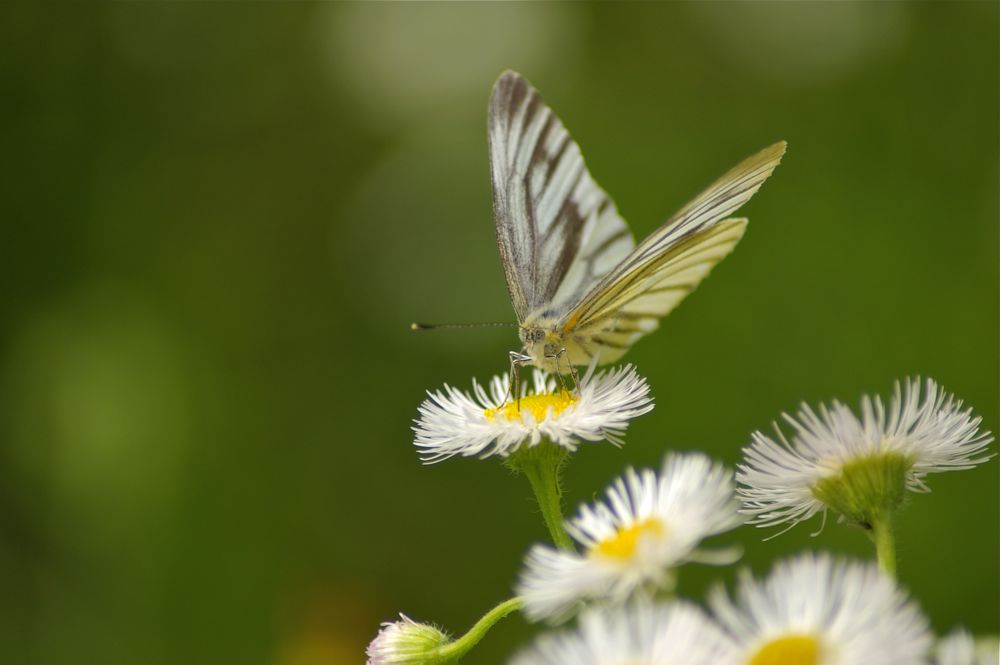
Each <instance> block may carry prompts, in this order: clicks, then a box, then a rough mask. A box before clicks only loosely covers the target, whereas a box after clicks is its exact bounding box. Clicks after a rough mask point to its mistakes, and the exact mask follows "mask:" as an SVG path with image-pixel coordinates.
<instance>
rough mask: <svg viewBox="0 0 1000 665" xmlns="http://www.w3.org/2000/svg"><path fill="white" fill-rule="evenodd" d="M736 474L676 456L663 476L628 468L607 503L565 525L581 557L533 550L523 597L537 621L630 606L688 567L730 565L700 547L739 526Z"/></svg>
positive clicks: (699, 457) (693, 456)
mask: <svg viewBox="0 0 1000 665" xmlns="http://www.w3.org/2000/svg"><path fill="white" fill-rule="evenodd" d="M736 509H737V502H736V500H735V498H734V496H733V475H732V472H731V471H729V470H727V469H726V468H725V467H723V466H722V465H721V464H717V463H714V462H712V460H710V459H709V458H708V457H707V456H705V455H703V454H701V453H687V454H670V455H668V456H667V458H666V459H665V460H664V463H663V468H662V470H661V472H660V474H659V476H657V474H656V473H655V472H654V471H652V470H650V469H644V470H642V471H639V472H636V471H634V470H632V469H628V470H627V471H626V472H625V475H624V476H623V477H621V478H619V479H618V480H616V481H615V482H614V483H613V484H612V485H611V487H609V488H608V490H607V499H606V502H604V503H601V502H598V503H596V504H594V505H593V506H583V507H582V508H581V509H580V512H579V513H578V515H577V516H576V517H575V518H573V519H572V520H570V521H568V522H567V523H566V531H567V532H568V533H569V535H570V536H572V537H573V539H574V540H576V541H577V542H578V543H579V544H580V545H581V546H582V548H583V552H582V553H577V552H568V551H564V550H557V549H554V548H552V547H550V546H548V545H535V546H534V547H532V549H531V550H530V551H529V552H528V556H527V558H526V560H525V570H524V572H523V573H522V574H521V578H520V581H519V583H518V590H517V593H518V595H519V596H521V597H522V598H524V612H525V614H526V615H527V616H528V617H529V618H530V619H532V620H538V619H543V618H549V619H556V620H558V619H561V618H565V617H566V616H567V615H568V614H569V613H570V612H571V611H572V610H573V608H574V607H575V606H576V605H577V604H578V603H580V602H581V601H583V600H586V599H589V598H596V599H608V600H611V601H612V602H619V603H620V602H621V601H624V600H625V599H626V598H628V596H630V595H631V594H632V593H633V592H634V591H636V590H638V589H640V588H645V587H650V588H670V587H672V586H673V582H674V571H673V568H675V567H676V566H678V565H680V564H682V563H685V562H687V561H702V562H706V563H730V562H732V561H733V560H734V559H735V557H736V556H738V554H736V555H735V556H734V555H733V553H732V552H729V553H727V554H726V556H725V558H724V559H720V558H719V557H718V556H713V555H712V553H704V552H697V551H696V550H695V548H696V547H697V546H698V544H699V543H700V542H701V541H702V540H703V539H704V538H707V537H708V536H711V535H714V534H718V533H722V532H723V531H728V530H729V529H732V528H734V527H735V526H737V525H738V524H740V522H741V520H740V517H739V515H738V514H737V511H736Z"/></svg>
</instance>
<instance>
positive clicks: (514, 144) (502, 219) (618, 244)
mask: <svg viewBox="0 0 1000 665" xmlns="http://www.w3.org/2000/svg"><path fill="white" fill-rule="evenodd" d="M489 146H490V165H491V175H492V182H493V214H494V217H495V220H496V231H497V244H498V246H499V249H500V257H501V261H502V263H503V268H504V276H505V277H506V280H507V288H508V290H509V291H510V297H511V302H512V303H513V306H514V311H515V312H516V313H517V317H518V321H519V322H523V321H524V320H525V319H526V318H527V317H528V316H529V314H531V313H532V312H537V311H539V310H542V309H549V310H555V311H565V310H567V309H569V308H570V307H572V306H573V305H575V304H576V303H577V302H578V301H579V299H580V298H581V297H582V296H583V294H584V293H586V292H587V291H588V290H589V289H590V288H591V287H593V285H594V284H596V283H597V282H598V281H600V280H601V278H602V277H604V276H605V275H607V274H608V273H609V272H610V271H611V270H613V269H614V268H615V266H617V265H618V264H619V262H620V261H621V260H622V259H624V258H625V257H626V256H627V255H628V254H629V252H630V251H631V250H632V249H633V247H634V246H635V241H634V239H633V237H632V234H631V233H630V231H629V229H628V227H627V225H626V224H625V221H624V220H623V219H622V218H621V216H620V215H619V214H618V211H617V209H616V208H615V204H614V202H613V201H612V200H611V198H610V197H609V196H608V195H607V194H606V193H605V192H604V190H602V189H601V188H600V187H599V186H598V185H597V183H595V182H594V180H593V178H592V177H591V176H590V173H589V172H588V171H587V168H586V165H585V164H584V162H583V157H582V156H581V155H580V148H579V147H578V146H577V144H576V142H575V141H573V139H572V138H571V137H570V135H569V132H568V131H567V130H566V128H565V127H564V126H563V124H562V122H561V121H560V120H559V118H558V117H557V116H556V115H555V113H553V112H552V110H551V109H550V108H549V107H548V106H546V104H545V102H544V101H542V98H541V96H540V95H539V94H538V91H537V90H535V89H534V88H533V87H532V86H531V85H530V84H529V83H528V82H527V81H525V79H524V78H522V77H521V76H520V75H518V74H516V73H514V72H505V73H504V74H503V75H502V76H501V77H500V79H499V80H498V81H497V83H496V85H495V86H494V88H493V95H492V97H491V99H490V108H489Z"/></svg>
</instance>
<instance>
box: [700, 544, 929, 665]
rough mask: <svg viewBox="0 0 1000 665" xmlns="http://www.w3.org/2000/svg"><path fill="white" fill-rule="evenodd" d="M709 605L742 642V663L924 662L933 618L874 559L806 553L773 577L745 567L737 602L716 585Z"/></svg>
mask: <svg viewBox="0 0 1000 665" xmlns="http://www.w3.org/2000/svg"><path fill="white" fill-rule="evenodd" d="M709 604H710V606H711V608H712V610H713V612H714V614H715V616H716V618H717V619H718V621H719V623H720V624H721V626H722V627H723V629H725V630H727V631H728V632H729V634H730V635H731V636H732V638H733V639H734V640H735V641H736V643H737V645H738V647H739V650H740V657H739V659H738V660H737V661H736V662H737V663H740V664H741V665H764V664H771V663H801V664H803V665H922V664H924V663H926V662H927V660H926V657H925V654H926V653H927V651H928V649H929V648H930V646H931V639H932V638H931V634H930V632H929V630H928V626H927V620H926V619H925V618H924V617H923V615H922V614H921V613H920V610H919V609H918V608H917V606H916V605H915V604H914V603H912V602H911V601H909V600H908V599H907V597H906V594H904V593H903V592H902V591H901V590H900V589H899V588H898V587H897V586H896V583H895V582H893V580H891V579H890V578H888V577H886V576H884V575H883V574H882V573H881V572H879V570H878V568H876V567H875V566H874V565H873V564H868V563H861V562H846V561H840V560H834V559H833V558H832V557H830V556H829V555H825V554H821V555H812V554H804V555H800V556H798V557H796V558H794V559H791V560H788V561H783V562H779V563H778V564H777V565H776V566H775V567H774V569H773V570H772V571H771V574H770V575H769V576H768V577H767V579H765V580H763V581H757V580H755V579H753V578H752V577H751V576H750V574H749V573H747V572H744V573H743V574H742V576H741V577H740V581H739V585H738V594H737V600H736V601H733V600H730V598H729V597H728V596H727V594H726V592H725V590H724V589H723V588H722V587H721V586H719V587H715V588H714V589H713V590H712V591H711V592H710V594H709Z"/></svg>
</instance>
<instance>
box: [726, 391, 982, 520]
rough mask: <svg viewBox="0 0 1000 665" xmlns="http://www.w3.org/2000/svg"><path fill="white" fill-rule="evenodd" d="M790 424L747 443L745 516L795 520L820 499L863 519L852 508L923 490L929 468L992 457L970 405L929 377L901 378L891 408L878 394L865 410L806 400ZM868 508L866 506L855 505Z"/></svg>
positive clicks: (742, 475)
mask: <svg viewBox="0 0 1000 665" xmlns="http://www.w3.org/2000/svg"><path fill="white" fill-rule="evenodd" d="M783 415H784V419H785V421H786V422H787V423H788V425H789V426H790V427H791V428H792V429H793V430H794V435H793V437H792V440H791V441H789V440H788V439H786V438H785V436H784V435H783V434H782V433H781V430H780V429H779V428H778V426H777V425H775V428H774V429H775V432H776V434H777V439H773V438H771V437H770V436H768V435H767V434H764V433H762V432H755V433H754V434H753V443H752V444H751V445H750V446H749V447H747V448H744V450H743V453H744V457H745V463H744V464H741V465H738V466H737V472H736V480H737V482H738V483H739V484H740V487H739V489H738V491H739V494H740V496H741V497H742V499H743V512H744V513H746V514H748V515H750V516H751V519H750V523H751V524H758V525H760V526H771V525H775V524H779V523H782V522H789V523H790V525H795V524H797V523H798V522H800V521H802V520H804V519H808V518H810V517H812V516H813V515H815V514H816V513H817V512H819V511H821V510H824V509H825V508H826V507H833V508H835V509H837V511H838V512H840V513H841V514H842V515H845V516H846V517H848V518H851V519H853V520H855V521H857V522H864V521H865V519H864V518H865V515H863V514H852V513H854V512H857V511H856V510H854V508H857V507H858V506H860V507H861V508H865V507H869V508H870V507H871V506H870V505H868V504H871V503H872V502H875V503H879V502H881V505H878V506H877V507H878V508H888V509H892V508H895V507H896V506H897V505H898V503H899V502H900V501H901V500H902V498H903V495H904V494H905V491H906V490H910V491H913V492H926V491H928V488H927V486H926V485H925V484H924V482H923V479H924V477H925V476H926V475H927V474H928V473H938V472H941V471H952V470H956V469H970V468H972V467H973V466H975V465H976V464H981V463H982V462H985V461H986V460H988V459H989V458H990V457H992V455H990V454H984V450H985V448H986V446H987V445H989V443H990V442H991V441H992V440H993V437H992V436H991V435H990V433H989V432H985V431H983V432H980V431H979V424H980V422H981V418H979V417H978V416H975V415H974V414H973V413H972V409H963V408H962V402H961V401H960V400H956V399H955V398H954V397H953V396H952V395H950V394H948V393H946V392H945V391H944V390H943V389H941V388H940V387H939V386H938V385H937V384H936V383H935V382H934V381H932V380H931V379H927V380H926V382H925V389H924V391H923V393H921V388H920V379H913V380H908V381H906V382H904V384H903V386H902V388H901V387H900V384H899V383H898V382H897V383H896V386H895V391H894V393H893V397H892V401H891V402H890V404H889V406H888V408H886V407H885V405H884V404H883V402H882V400H881V398H879V397H875V398H871V397H868V396H867V395H866V396H864V397H863V398H862V400H861V417H860V418H859V417H857V416H856V415H854V414H853V413H852V412H851V411H850V409H848V408H847V407H846V406H844V405H843V404H841V403H840V402H837V401H834V402H833V403H832V404H831V405H830V406H827V405H825V404H821V405H820V407H819V413H818V414H817V413H816V412H815V411H813V410H812V409H811V408H810V407H809V406H807V405H805V404H803V405H802V406H801V408H800V409H799V412H798V414H797V415H796V416H794V417H793V416H790V415H788V414H783ZM861 512H864V511H861Z"/></svg>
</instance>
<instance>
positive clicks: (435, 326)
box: [410, 321, 517, 330]
mask: <svg viewBox="0 0 1000 665" xmlns="http://www.w3.org/2000/svg"><path fill="white" fill-rule="evenodd" d="M501 327H503V328H507V327H510V328H516V327H517V324H516V323H507V322H506V321H490V322H487V323H419V322H417V321H414V322H413V323H411V324H410V330H440V329H442V328H501Z"/></svg>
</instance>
